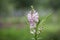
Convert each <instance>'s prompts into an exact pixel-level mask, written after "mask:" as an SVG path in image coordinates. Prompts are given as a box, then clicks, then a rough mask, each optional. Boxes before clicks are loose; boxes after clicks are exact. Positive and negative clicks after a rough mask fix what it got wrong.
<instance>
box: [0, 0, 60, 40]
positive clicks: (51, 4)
mask: <svg viewBox="0 0 60 40" xmlns="http://www.w3.org/2000/svg"><path fill="white" fill-rule="evenodd" d="M31 5H33V6H34V9H35V10H36V11H37V12H38V13H39V15H40V19H44V18H45V17H46V16H47V15H49V14H50V13H51V14H52V15H51V16H50V17H48V19H47V20H46V22H45V24H44V26H43V27H44V29H43V30H42V32H41V34H40V38H41V40H60V0H0V40H32V39H31V38H32V37H33V36H32V35H31V34H30V28H29V25H27V24H26V22H25V21H27V19H25V15H26V14H27V13H28V12H29V11H30V10H31V7H30V6H31Z"/></svg>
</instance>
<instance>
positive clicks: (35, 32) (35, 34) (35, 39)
mask: <svg viewBox="0 0 60 40" xmlns="http://www.w3.org/2000/svg"><path fill="white" fill-rule="evenodd" d="M35 31H36V32H35V40H37V28H35Z"/></svg>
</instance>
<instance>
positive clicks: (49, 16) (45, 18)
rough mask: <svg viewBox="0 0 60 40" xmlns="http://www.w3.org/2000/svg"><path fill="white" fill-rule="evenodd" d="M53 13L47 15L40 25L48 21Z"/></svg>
mask: <svg viewBox="0 0 60 40" xmlns="http://www.w3.org/2000/svg"><path fill="white" fill-rule="evenodd" d="M51 15H52V13H51V14H49V15H48V16H46V18H44V19H42V21H41V22H40V24H39V25H38V26H40V25H43V23H44V22H46V20H47V19H48V18H49V17H50V16H51Z"/></svg>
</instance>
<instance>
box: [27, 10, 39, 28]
mask: <svg viewBox="0 0 60 40" xmlns="http://www.w3.org/2000/svg"><path fill="white" fill-rule="evenodd" d="M27 18H28V21H29V23H30V28H35V27H36V23H37V22H38V21H39V19H38V18H39V16H38V12H36V11H35V10H34V11H30V12H29V13H28V15H27Z"/></svg>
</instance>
